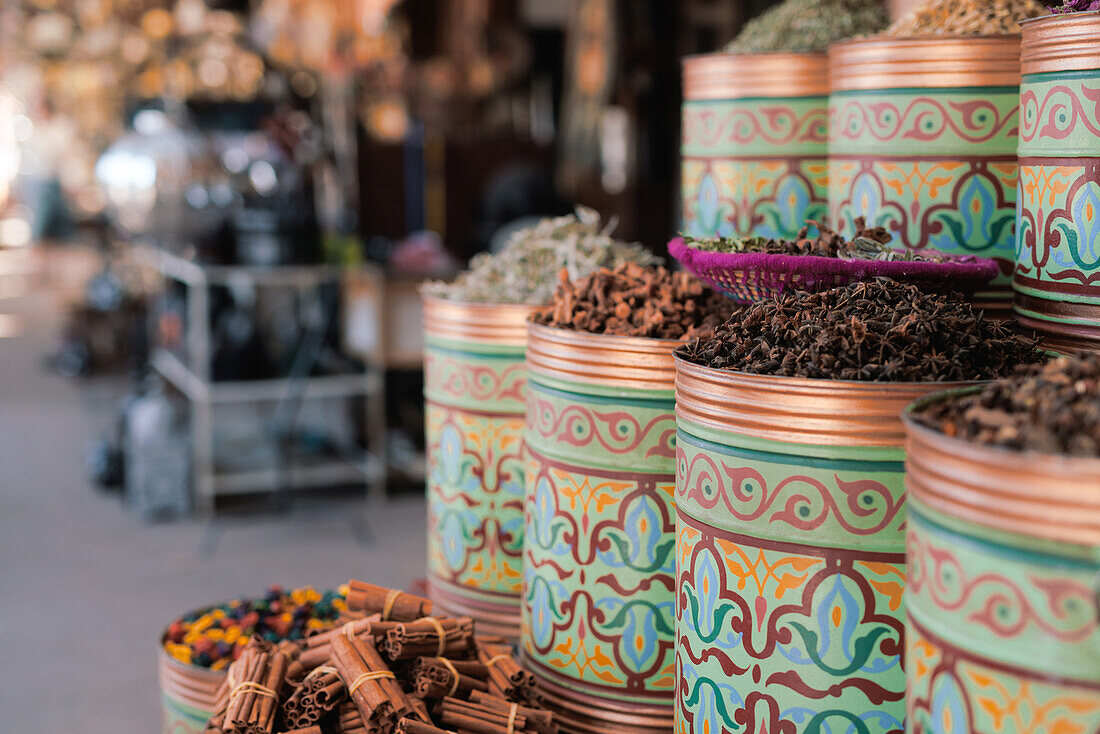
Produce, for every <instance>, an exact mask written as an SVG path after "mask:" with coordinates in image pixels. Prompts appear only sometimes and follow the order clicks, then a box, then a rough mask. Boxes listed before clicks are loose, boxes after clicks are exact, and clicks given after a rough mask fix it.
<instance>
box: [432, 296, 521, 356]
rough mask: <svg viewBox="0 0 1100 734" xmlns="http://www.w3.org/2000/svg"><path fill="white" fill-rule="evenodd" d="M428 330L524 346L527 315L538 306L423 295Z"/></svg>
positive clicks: (444, 336)
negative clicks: (474, 301)
mask: <svg viewBox="0 0 1100 734" xmlns="http://www.w3.org/2000/svg"><path fill="white" fill-rule="evenodd" d="M422 299H423V302H424V333H425V334H427V335H429V336H436V337H440V338H442V339H455V340H458V341H474V342H480V343H484V344H494V345H498V346H512V347H522V346H523V345H524V344H526V343H527V317H528V316H530V315H531V312H532V311H534V310H535V308H536V306H528V305H526V304H517V303H464V302H461V301H448V300H446V299H443V298H437V297H435V296H427V295H425V296H422Z"/></svg>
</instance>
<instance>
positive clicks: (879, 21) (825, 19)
mask: <svg viewBox="0 0 1100 734" xmlns="http://www.w3.org/2000/svg"><path fill="white" fill-rule="evenodd" d="M888 23H889V18H888V16H887V13H886V7H885V5H884V4H883V3H882V2H881V0H785V2H782V3H780V4H779V5H776V6H775V7H774V8H771V9H769V10H766V11H765V12H763V13H761V14H760V15H758V16H757V17H755V18H753V19H752V20H750V21H749V22H748V23H745V27H744V28H743V29H742V30H741V32H740V33H738V34H737V37H736V38H734V39H733V40H732V41H730V43H729V44H728V45H727V46H726V48H725V49H724V50H725V51H726V52H727V53H734V54H758V53H769V52H776V51H818V52H823V51H825V50H826V49H827V48H828V47H829V45H830V44H832V43H836V42H837V41H843V40H845V39H848V38H852V37H854V36H862V35H867V34H873V33H878V32H879V31H881V30H882V29H883V28H885V27H886V26H887V24H888Z"/></svg>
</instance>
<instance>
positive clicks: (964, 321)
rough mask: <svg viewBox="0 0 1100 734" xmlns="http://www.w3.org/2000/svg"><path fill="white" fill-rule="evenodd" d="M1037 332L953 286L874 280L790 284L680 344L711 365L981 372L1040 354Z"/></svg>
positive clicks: (868, 377) (874, 376)
mask: <svg viewBox="0 0 1100 734" xmlns="http://www.w3.org/2000/svg"><path fill="white" fill-rule="evenodd" d="M1036 345H1037V342H1036V341H1035V340H1034V339H1031V338H1029V337H1026V336H1024V335H1023V334H1021V333H1020V332H1019V331H1018V330H1017V328H1016V327H1015V326H1014V325H1009V324H1007V323H1004V322H1000V321H990V320H987V319H985V318H984V316H983V315H982V314H981V313H980V312H975V311H974V309H973V307H972V306H971V305H970V304H969V303H967V302H966V301H964V300H963V297H962V296H961V295H960V294H946V295H945V294H932V293H925V292H923V291H921V290H920V289H918V288H917V287H916V286H912V285H907V284H902V283H897V282H894V281H891V280H886V279H880V280H876V281H873V282H867V283H853V284H852V285H847V286H843V287H840V288H833V289H832V290H828V291H823V292H821V293H812V294H811V293H806V292H804V291H797V292H794V293H789V294H785V295H783V296H781V297H779V298H776V299H775V300H771V301H760V302H757V303H754V304H752V305H750V306H747V307H745V309H744V310H743V311H741V312H740V313H738V314H736V315H734V317H733V318H731V319H730V320H729V321H727V322H726V323H725V324H723V325H722V326H720V327H718V328H717V329H716V330H715V332H714V337H713V338H712V339H710V340H704V341H696V342H692V343H691V344H688V345H685V346H684V347H681V348H680V349H679V350H678V352H677V353H678V354H679V355H680V356H681V357H683V358H684V359H686V360H688V361H689V362H694V363H695V364H701V365H704V366H708V367H716V368H718V369H727V370H734V371H737V372H749V373H752V374H764V375H786V376H790V377H811V378H824V379H834V380H858V381H867V382H950V381H963V380H988V379H993V378H996V377H1000V376H1003V375H1007V374H1009V373H1010V372H1011V371H1012V370H1013V369H1014V368H1015V367H1016V366H1017V365H1019V364H1028V363H1032V362H1037V361H1039V360H1041V359H1042V354H1041V353H1040V352H1039V351H1038V350H1037V349H1036Z"/></svg>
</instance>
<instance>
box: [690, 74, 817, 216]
mask: <svg viewBox="0 0 1100 734" xmlns="http://www.w3.org/2000/svg"><path fill="white" fill-rule="evenodd" d="M793 56H797V55H793ZM805 56H808V57H810V58H815V59H817V60H818V64H819V65H820V69H819V74H820V79H817V78H814V79H811V80H809V82H807V83H803V85H802V86H803V87H804V88H803V89H802V90H801V92H800V93H799V90H798V89H791V88H789V87H791V86H792V84H791V83H790V82H789V80H788V83H787V84H785V85H784V84H779V85H775V86H771V87H770V88H769V87H768V86H767V85H766V80H764V82H763V84H764V85H765V86H764V87H763V88H762V89H754V88H752V87H751V83H752V80H751V77H752V76H753V75H754V74H755V73H756V71H754V70H755V69H756V67H757V66H758V65H759V64H761V63H768V61H767V56H731V55H726V54H717V55H712V56H701V57H695V58H692V59H688V60H687V61H685V63H684V82H685V99H684V106H683V125H682V137H683V143H682V147H681V158H682V168H681V178H682V184H681V185H682V187H683V189H682V190H683V201H682V205H683V224H682V231H683V232H684V233H685V234H688V235H692V236H697V237H705V236H715V235H719V236H724V237H727V236H742V235H757V236H763V237H793V236H795V235H796V234H797V233H798V230H799V229H800V228H801V227H802V226H803V225H804V224H805V223H806V220H807V219H815V220H819V219H821V218H822V217H823V216H824V215H825V211H826V196H827V178H826V174H827V164H826V144H827V127H828V125H827V122H828V118H827V110H826V95H825V90H824V86H825V82H824V66H825V59H824V57H823V56H821V57H816V56H813V55H805ZM784 63H785V62H784V60H783V59H777V60H775V61H774V62H771V63H770V64H769V65H770V66H771V67H772V68H773V69H780V70H781V69H782V68H783V66H784ZM788 63H789V62H788ZM803 63H805V62H803ZM715 70H717V72H716V71H715ZM773 73H774V72H773ZM745 77H749V79H745V80H744V81H742V79H743V78H745ZM800 81H804V80H800ZM784 86H786V87H788V89H786V91H787V92H790V95H789V96H785V95H784V93H783V92H784V89H783V88H784ZM793 86H795V87H797V86H798V85H797V84H795V85H793Z"/></svg>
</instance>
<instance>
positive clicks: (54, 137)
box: [18, 99, 77, 242]
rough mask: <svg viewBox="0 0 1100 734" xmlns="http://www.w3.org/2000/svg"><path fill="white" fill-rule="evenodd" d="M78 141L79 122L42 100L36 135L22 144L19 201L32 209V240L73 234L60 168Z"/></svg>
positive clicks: (59, 237) (35, 126) (47, 100)
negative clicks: (77, 123) (62, 187)
mask: <svg viewBox="0 0 1100 734" xmlns="http://www.w3.org/2000/svg"><path fill="white" fill-rule="evenodd" d="M76 139H77V126H76V123H75V122H74V121H73V120H72V119H70V118H69V117H68V116H66V115H62V114H58V112H57V110H56V108H55V107H54V105H53V103H52V102H51V101H50V100H49V99H43V100H42V102H41V103H40V105H39V110H38V114H37V115H36V116H35V124H34V132H33V133H32V134H31V136H30V138H29V139H28V140H27V141H26V142H24V143H23V164H24V165H23V168H22V171H21V173H22V174H23V175H22V176H21V177H20V182H19V184H18V193H19V198H20V199H21V200H22V202H23V203H24V204H26V205H27V206H28V207H30V209H31V212H32V216H31V223H30V224H31V241H32V242H42V241H43V240H47V239H54V240H57V239H63V238H64V237H66V236H67V235H68V234H70V233H71V232H72V228H73V219H72V215H71V213H70V211H69V208H68V206H67V204H66V202H65V197H64V194H63V193H62V189H61V169H62V167H63V166H64V165H65V164H66V160H67V159H68V157H69V156H70V155H71V151H72V146H73V144H74V143H75V141H76Z"/></svg>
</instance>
